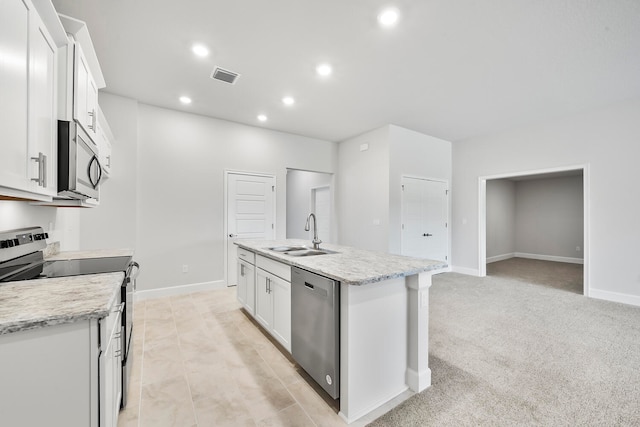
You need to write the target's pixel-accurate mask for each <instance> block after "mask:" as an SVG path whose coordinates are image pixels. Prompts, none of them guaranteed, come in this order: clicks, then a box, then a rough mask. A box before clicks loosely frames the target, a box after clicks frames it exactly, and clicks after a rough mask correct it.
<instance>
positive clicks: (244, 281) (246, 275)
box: [237, 260, 256, 314]
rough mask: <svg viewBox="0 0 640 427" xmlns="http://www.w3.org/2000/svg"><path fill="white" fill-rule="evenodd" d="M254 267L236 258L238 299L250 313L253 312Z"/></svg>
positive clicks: (254, 298)
mask: <svg viewBox="0 0 640 427" xmlns="http://www.w3.org/2000/svg"><path fill="white" fill-rule="evenodd" d="M255 272H256V270H255V267H254V266H253V265H251V264H249V263H248V262H245V261H242V260H238V289H237V293H238V301H240V303H241V304H242V306H243V307H244V308H245V310H247V311H248V312H249V313H251V314H255V306H256V277H255Z"/></svg>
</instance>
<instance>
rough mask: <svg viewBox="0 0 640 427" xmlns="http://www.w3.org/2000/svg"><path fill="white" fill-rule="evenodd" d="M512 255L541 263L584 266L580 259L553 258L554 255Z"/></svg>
mask: <svg viewBox="0 0 640 427" xmlns="http://www.w3.org/2000/svg"><path fill="white" fill-rule="evenodd" d="M514 255H515V257H516V258H528V259H539V260H542V261H555V262H567V263H571V264H584V259H582V258H571V257H564V256H555V255H540V254H528V253H524V252H516V253H515V254H514Z"/></svg>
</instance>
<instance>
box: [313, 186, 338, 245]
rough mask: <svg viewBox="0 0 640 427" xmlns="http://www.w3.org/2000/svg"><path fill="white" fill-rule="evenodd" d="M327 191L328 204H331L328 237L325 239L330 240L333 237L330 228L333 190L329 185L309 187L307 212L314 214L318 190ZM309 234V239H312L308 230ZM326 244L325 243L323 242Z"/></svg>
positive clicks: (331, 228)
mask: <svg viewBox="0 0 640 427" xmlns="http://www.w3.org/2000/svg"><path fill="white" fill-rule="evenodd" d="M325 188H326V189H328V190H329V203H331V205H330V209H329V236H327V237H326V239H330V238H331V236H332V235H333V227H332V225H333V224H332V212H333V190H332V187H331V184H327V185H320V186H317V187H311V188H310V189H309V192H310V193H311V194H310V195H309V212H316V206H315V205H316V199H315V196H316V192H317V191H318V190H322V189H325ZM308 234H311V236H310V238H311V239H313V231H311V230H309V233H308ZM325 243H327V242H325Z"/></svg>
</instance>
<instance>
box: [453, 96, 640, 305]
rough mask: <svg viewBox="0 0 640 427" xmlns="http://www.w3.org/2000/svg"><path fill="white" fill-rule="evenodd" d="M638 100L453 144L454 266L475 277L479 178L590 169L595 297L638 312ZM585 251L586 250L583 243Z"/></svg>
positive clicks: (589, 206)
mask: <svg viewBox="0 0 640 427" xmlns="http://www.w3.org/2000/svg"><path fill="white" fill-rule="evenodd" d="M639 117H640V99H634V100H629V101H626V102H623V103H618V104H615V105H612V106H608V107H605V108H601V109H598V110H595V111H589V112H585V113H582V114H578V115H574V116H570V117H564V118H561V119H557V120H553V121H549V122H545V123H542V124H537V125H532V126H529V127H525V128H520V129H517V130H512V131H509V132H504V133H501V134H496V135H489V136H482V137H477V138H472V139H469V140H465V141H460V142H456V143H454V144H453V191H452V193H453V227H454V228H453V245H452V247H453V263H454V267H455V268H456V269H457V270H458V271H462V272H468V273H474V272H475V273H477V272H478V268H479V266H478V260H479V257H478V236H479V235H478V218H479V216H478V206H479V203H478V188H479V185H478V181H479V178H480V177H483V176H491V175H498V174H511V173H517V172H527V171H535V170H542V169H548V168H560V167H571V166H575V165H588V175H587V176H588V180H589V182H588V184H589V186H588V187H585V191H588V192H589V195H588V197H589V199H590V204H589V205H588V206H585V209H586V210H587V213H588V215H589V218H590V224H589V225H588V227H589V239H590V242H588V244H589V248H590V253H587V252H585V257H589V255H590V257H589V259H588V260H587V261H588V263H589V270H590V271H587V274H588V277H589V279H590V284H589V285H590V288H591V290H590V294H591V295H593V296H597V297H601V298H607V299H618V300H620V299H625V300H626V301H629V302H632V303H636V304H640V263H638V259H639V254H638V250H637V242H638V241H640V225H639V223H638V218H640V198H639V197H636V196H635V195H636V193H637V192H636V191H635V188H634V187H633V186H634V185H635V183H638V182H640V168H638V165H637V162H638V158H640V120H639V119H638V118H639ZM585 243H586V242H585Z"/></svg>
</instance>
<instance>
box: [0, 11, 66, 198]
mask: <svg viewBox="0 0 640 427" xmlns="http://www.w3.org/2000/svg"><path fill="white" fill-rule="evenodd" d="M40 3H42V2H40ZM49 6H50V5H49ZM50 7H51V9H53V7H52V6H50ZM58 29H61V27H60V28H58ZM58 40H59V39H58ZM0 41H1V44H0V93H1V94H2V97H1V98H0V140H1V141H2V145H1V146H0V150H1V151H0V197H2V196H4V197H10V198H14V197H15V198H24V199H31V200H44V201H47V200H51V196H53V195H55V194H56V193H57V182H56V177H57V157H56V152H57V147H56V131H57V128H56V100H55V95H56V51H57V48H58V45H59V44H57V43H56V42H55V41H54V38H53V37H52V36H51V34H50V31H49V29H48V28H47V26H46V25H45V24H44V22H43V20H42V19H41V17H40V15H39V13H38V10H36V8H35V7H34V5H33V3H32V2H31V1H29V0H18V1H2V2H0Z"/></svg>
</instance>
